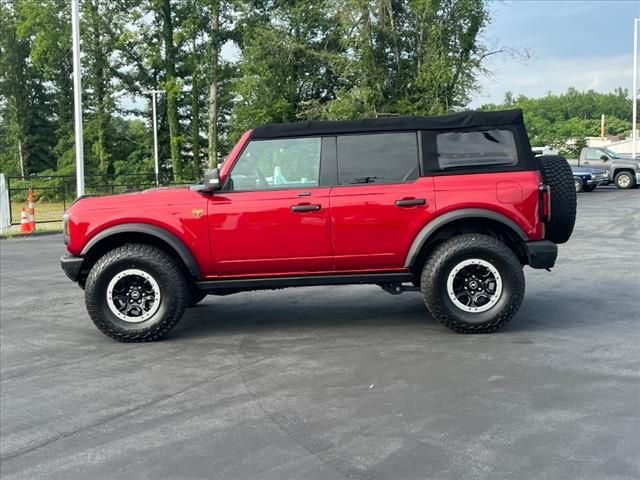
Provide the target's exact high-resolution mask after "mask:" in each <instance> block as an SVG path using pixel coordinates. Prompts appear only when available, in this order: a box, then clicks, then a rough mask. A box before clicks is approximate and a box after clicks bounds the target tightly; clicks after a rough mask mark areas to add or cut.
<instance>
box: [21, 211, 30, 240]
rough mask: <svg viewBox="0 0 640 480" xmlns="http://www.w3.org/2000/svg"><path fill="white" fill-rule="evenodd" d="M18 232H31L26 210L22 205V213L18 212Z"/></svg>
mask: <svg viewBox="0 0 640 480" xmlns="http://www.w3.org/2000/svg"><path fill="white" fill-rule="evenodd" d="M20 233H22V234H27V233H31V223H29V219H28V218H27V211H26V209H25V208H24V207H22V213H21V214H20Z"/></svg>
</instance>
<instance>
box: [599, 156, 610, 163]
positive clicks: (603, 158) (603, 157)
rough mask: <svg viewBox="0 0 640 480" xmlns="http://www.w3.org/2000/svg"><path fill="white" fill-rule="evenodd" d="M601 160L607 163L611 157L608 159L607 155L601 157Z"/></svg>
mask: <svg viewBox="0 0 640 480" xmlns="http://www.w3.org/2000/svg"><path fill="white" fill-rule="evenodd" d="M600 160H602V161H603V162H606V161H607V160H609V157H607V156H606V155H602V156H601V157H600Z"/></svg>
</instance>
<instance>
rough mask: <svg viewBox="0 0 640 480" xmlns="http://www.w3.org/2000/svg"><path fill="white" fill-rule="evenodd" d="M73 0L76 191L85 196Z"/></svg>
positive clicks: (75, 3)
mask: <svg viewBox="0 0 640 480" xmlns="http://www.w3.org/2000/svg"><path fill="white" fill-rule="evenodd" d="M78 2H79V0H71V39H72V44H73V112H74V124H75V137H76V138H75V142H76V190H77V194H78V197H81V196H82V195H84V140H83V136H82V82H81V79H80V76H81V74H82V72H81V71H80V68H81V66H80V7H79V5H78Z"/></svg>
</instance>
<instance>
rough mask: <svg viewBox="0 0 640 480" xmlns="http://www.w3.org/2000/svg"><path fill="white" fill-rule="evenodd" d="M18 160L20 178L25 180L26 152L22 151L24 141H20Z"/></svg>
mask: <svg viewBox="0 0 640 480" xmlns="http://www.w3.org/2000/svg"><path fill="white" fill-rule="evenodd" d="M18 160H19V161H20V176H21V177H22V178H24V152H23V151H22V140H20V139H18Z"/></svg>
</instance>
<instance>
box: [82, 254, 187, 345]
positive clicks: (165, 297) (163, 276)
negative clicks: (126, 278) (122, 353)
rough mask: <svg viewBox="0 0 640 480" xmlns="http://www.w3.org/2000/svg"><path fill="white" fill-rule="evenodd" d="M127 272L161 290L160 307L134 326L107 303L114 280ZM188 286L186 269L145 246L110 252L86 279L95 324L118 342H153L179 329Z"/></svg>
mask: <svg viewBox="0 0 640 480" xmlns="http://www.w3.org/2000/svg"><path fill="white" fill-rule="evenodd" d="M127 269H138V270H142V271H143V272H145V273H146V274H148V275H150V276H151V277H152V278H153V279H154V280H155V281H156V282H157V284H158V286H159V288H160V305H159V307H158V309H157V311H156V312H155V313H154V314H153V315H152V316H151V317H150V318H148V319H147V320H145V321H142V322H139V323H131V322H127V321H124V320H121V319H120V318H118V317H117V316H116V315H114V313H113V312H112V311H111V309H110V308H109V305H108V301H107V287H108V285H109V282H110V281H111V279H112V278H113V277H114V276H116V275H117V274H118V273H120V272H123V271H124V270H127ZM189 295H190V292H189V286H188V283H187V279H186V278H185V275H184V271H183V268H182V267H181V265H180V264H179V263H178V261H177V260H176V259H175V258H174V257H173V256H171V255H169V254H168V253H167V252H165V251H164V250H161V249H159V248H157V247H154V246H151V245H145V244H126V245H123V246H121V247H117V248H115V249H113V250H111V251H109V252H107V253H106V254H105V255H104V256H103V257H102V258H100V259H99V260H98V261H97V262H96V263H95V265H94V266H93V268H92V269H91V271H90V272H89V276H88V277H87V282H86V285H85V303H86V306H87V311H88V312H89V316H90V317H91V320H92V321H93V323H94V324H95V325H96V327H98V328H99V329H100V331H102V332H103V333H104V334H106V335H108V336H109V337H111V338H113V339H115V340H118V341H119V342H150V341H154V340H158V339H159V338H161V337H163V336H165V335H166V334H167V333H168V332H169V331H170V330H171V329H172V328H173V327H175V326H176V324H177V323H178V321H179V320H180V318H181V317H182V314H183V313H184V309H185V307H186V305H187V302H188V300H189Z"/></svg>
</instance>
